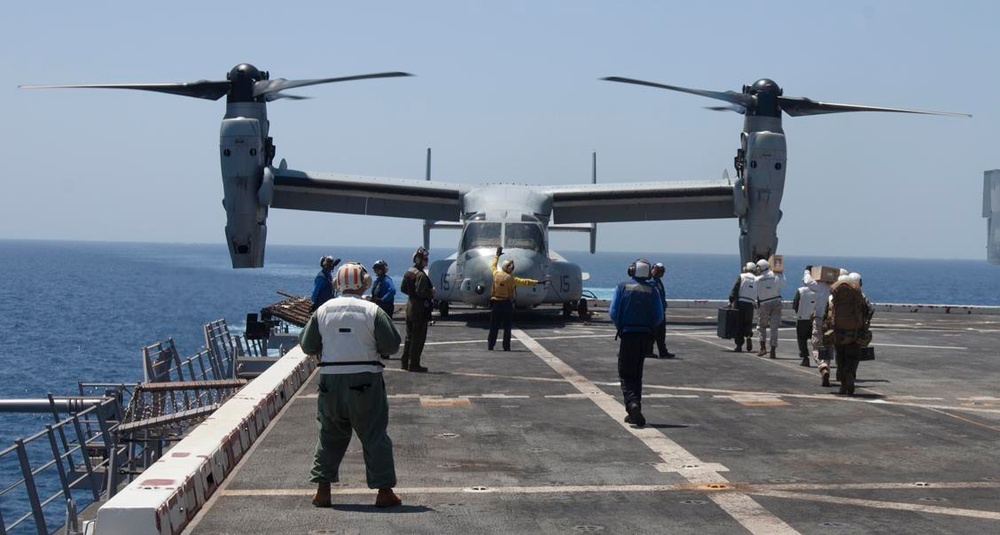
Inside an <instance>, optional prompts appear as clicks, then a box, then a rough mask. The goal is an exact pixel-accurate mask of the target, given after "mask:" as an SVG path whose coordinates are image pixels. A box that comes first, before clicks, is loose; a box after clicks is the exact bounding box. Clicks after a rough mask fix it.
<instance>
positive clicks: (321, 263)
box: [319, 255, 337, 267]
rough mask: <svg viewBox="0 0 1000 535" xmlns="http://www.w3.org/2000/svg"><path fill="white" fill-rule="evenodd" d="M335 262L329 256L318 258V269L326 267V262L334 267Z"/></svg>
mask: <svg viewBox="0 0 1000 535" xmlns="http://www.w3.org/2000/svg"><path fill="white" fill-rule="evenodd" d="M335 260H336V259H334V258H333V257H332V256H330V255H326V256H321V257H319V267H326V264H327V262H329V263H330V264H332V265H336V264H337V262H336V261H335Z"/></svg>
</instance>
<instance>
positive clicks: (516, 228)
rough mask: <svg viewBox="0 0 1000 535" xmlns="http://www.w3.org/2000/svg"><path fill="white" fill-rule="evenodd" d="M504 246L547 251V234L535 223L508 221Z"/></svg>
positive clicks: (541, 251)
mask: <svg viewBox="0 0 1000 535" xmlns="http://www.w3.org/2000/svg"><path fill="white" fill-rule="evenodd" d="M504 241H505V242H506V243H504V247H509V248H517V249H529V250H531V251H535V252H537V253H543V254H544V253H545V235H544V234H543V233H542V227H541V226H540V225H538V224H535V223H507V230H506V237H505V239H504Z"/></svg>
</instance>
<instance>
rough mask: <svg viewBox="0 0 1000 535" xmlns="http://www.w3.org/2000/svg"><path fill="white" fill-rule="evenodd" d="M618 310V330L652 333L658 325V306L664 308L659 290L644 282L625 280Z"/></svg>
mask: <svg viewBox="0 0 1000 535" xmlns="http://www.w3.org/2000/svg"><path fill="white" fill-rule="evenodd" d="M621 284H622V291H621V298H620V299H621V300H620V301H619V302H618V306H617V307H616V308H617V310H618V323H617V325H618V330H619V331H621V332H623V333H630V332H632V333H634V332H641V333H651V332H653V328H654V327H656V325H657V324H656V312H657V309H656V307H660V308H662V307H663V305H662V304H661V302H660V295H659V292H657V291H656V288H654V287H653V286H652V285H650V284H648V283H643V282H636V281H631V282H623V283H621Z"/></svg>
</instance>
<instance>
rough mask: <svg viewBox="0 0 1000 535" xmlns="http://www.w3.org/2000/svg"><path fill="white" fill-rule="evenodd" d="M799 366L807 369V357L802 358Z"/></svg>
mask: <svg viewBox="0 0 1000 535" xmlns="http://www.w3.org/2000/svg"><path fill="white" fill-rule="evenodd" d="M799 366H805V367H806V368H808V367H809V357H802V362H800V363H799Z"/></svg>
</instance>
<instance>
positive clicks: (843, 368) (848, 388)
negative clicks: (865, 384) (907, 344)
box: [824, 275, 872, 396]
mask: <svg viewBox="0 0 1000 535" xmlns="http://www.w3.org/2000/svg"><path fill="white" fill-rule="evenodd" d="M871 313H872V307H871V303H870V302H869V301H868V299H867V298H866V297H865V295H864V294H863V293H862V292H861V276H860V275H857V277H856V278H853V279H852V277H850V275H841V276H840V278H839V279H838V280H837V282H835V283H833V286H831V287H830V304H829V306H828V307H827V313H826V318H825V322H824V323H825V325H826V327H827V328H828V330H832V331H833V332H832V338H833V340H832V341H833V346H834V348H835V349H836V359H837V374H838V376H839V377H840V391H839V392H838V393H839V394H840V395H842V396H843V395H848V396H853V395H854V381H855V379H856V378H857V373H858V363H859V362H860V357H861V337H862V334H863V333H864V332H866V331H867V330H868V329H869V327H870V322H871V315H872V314H871Z"/></svg>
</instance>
